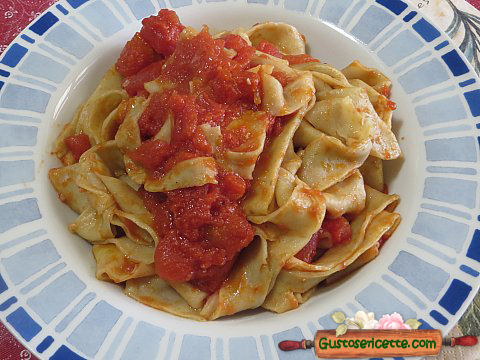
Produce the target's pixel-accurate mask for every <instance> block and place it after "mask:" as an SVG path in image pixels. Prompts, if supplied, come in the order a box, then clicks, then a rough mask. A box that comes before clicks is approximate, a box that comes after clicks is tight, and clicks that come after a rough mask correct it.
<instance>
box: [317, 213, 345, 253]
mask: <svg viewBox="0 0 480 360" xmlns="http://www.w3.org/2000/svg"><path fill="white" fill-rule="evenodd" d="M322 229H324V230H325V231H328V232H329V233H330V235H331V236H332V243H333V246H335V245H339V244H343V243H346V242H349V241H350V240H351V239H352V227H351V226H350V224H349V222H348V220H347V219H345V218H344V217H343V216H341V217H339V218H336V219H324V220H323V223H322Z"/></svg>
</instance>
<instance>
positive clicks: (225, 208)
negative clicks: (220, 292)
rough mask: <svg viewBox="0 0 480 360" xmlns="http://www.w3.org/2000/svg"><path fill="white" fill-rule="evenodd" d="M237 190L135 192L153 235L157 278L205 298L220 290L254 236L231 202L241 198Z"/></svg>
mask: <svg viewBox="0 0 480 360" xmlns="http://www.w3.org/2000/svg"><path fill="white" fill-rule="evenodd" d="M238 186H239V185H238V184H236V183H235V184H232V183H231V181H230V180H227V181H224V182H221V184H220V185H204V186H200V187H195V188H187V189H178V190H173V191H169V192H166V193H149V192H147V191H145V190H143V191H141V194H142V196H143V199H144V203H145V206H146V207H147V209H148V210H149V211H150V212H151V213H152V214H153V216H154V220H155V222H154V226H155V230H156V232H157V233H158V235H159V243H158V245H157V248H156V251H155V271H156V273H157V274H158V275H159V276H160V277H161V278H163V279H166V280H168V281H172V282H183V281H193V282H194V284H195V285H197V286H199V287H200V289H201V290H204V291H207V292H213V291H215V290H216V289H217V288H218V287H219V286H220V285H221V283H222V282H223V280H224V279H225V278H226V277H227V275H228V272H229V271H230V268H231V266H232V265H233V261H234V258H235V257H236V256H237V254H238V253H239V251H240V250H242V249H243V248H244V247H246V246H247V245H248V244H249V243H250V242H251V241H252V240H253V236H254V230H253V228H252V226H251V225H250V224H249V223H248V221H247V219H246V218H245V215H244V213H243V211H242V209H241V207H240V205H239V204H238V202H236V201H234V200H231V198H235V197H238V196H239V194H240V193H241V189H238ZM230 194H234V196H230V197H229V195H230ZM242 195H243V194H242Z"/></svg>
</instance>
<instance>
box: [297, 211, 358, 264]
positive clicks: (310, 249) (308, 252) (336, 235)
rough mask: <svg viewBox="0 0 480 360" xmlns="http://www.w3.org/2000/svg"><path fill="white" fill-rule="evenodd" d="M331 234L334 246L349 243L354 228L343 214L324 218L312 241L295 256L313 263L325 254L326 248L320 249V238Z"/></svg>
mask: <svg viewBox="0 0 480 360" xmlns="http://www.w3.org/2000/svg"><path fill="white" fill-rule="evenodd" d="M326 236H329V237H330V238H331V239H332V246H336V245H340V244H344V243H347V242H349V241H351V240H352V228H351V226H350V223H349V222H348V220H347V219H345V218H344V217H343V216H341V217H339V218H336V219H324V220H323V223H322V227H321V228H320V230H318V231H317V232H316V233H315V234H313V235H312V237H311V238H310V241H309V242H308V243H307V245H305V246H304V247H303V249H302V250H300V251H299V252H298V253H297V254H296V255H295V257H296V258H297V259H300V260H302V261H305V262H307V263H312V262H314V261H316V260H318V258H319V257H320V256H321V255H322V254H323V252H324V251H325V250H324V249H319V248H318V245H319V242H320V240H322V239H323V238H325V237H326Z"/></svg>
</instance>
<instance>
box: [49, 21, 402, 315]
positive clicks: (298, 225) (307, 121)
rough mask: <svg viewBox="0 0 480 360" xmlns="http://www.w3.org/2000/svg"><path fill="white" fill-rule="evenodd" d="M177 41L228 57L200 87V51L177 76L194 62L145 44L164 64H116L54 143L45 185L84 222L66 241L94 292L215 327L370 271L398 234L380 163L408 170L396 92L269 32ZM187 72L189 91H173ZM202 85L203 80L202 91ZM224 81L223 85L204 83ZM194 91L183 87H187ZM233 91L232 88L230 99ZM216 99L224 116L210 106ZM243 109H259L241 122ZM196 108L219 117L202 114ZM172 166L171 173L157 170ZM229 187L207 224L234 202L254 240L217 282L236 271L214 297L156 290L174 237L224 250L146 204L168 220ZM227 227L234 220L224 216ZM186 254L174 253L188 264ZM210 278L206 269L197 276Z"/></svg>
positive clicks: (268, 26)
mask: <svg viewBox="0 0 480 360" xmlns="http://www.w3.org/2000/svg"><path fill="white" fill-rule="evenodd" d="M159 14H160V13H159ZM138 34H140V35H138ZM141 35H142V33H137V35H135V36H141ZM177 35H178V36H177ZM177 35H175V36H177V37H178V41H179V42H182V44H188V41H191V40H192V39H195V38H197V37H202V36H203V41H206V42H208V41H211V44H224V45H220V47H222V46H223V48H220V49H218V51H217V50H215V51H217V53H215V51H214V50H212V49H210V48H206V49H204V50H201V51H205V52H206V54H207V55H208V56H209V57H210V58H209V60H208V61H211V62H209V63H207V65H208V66H207V65H205V67H204V68H201V69H200V70H198V72H197V73H194V74H193V75H192V71H191V70H189V68H188V66H189V62H190V63H191V62H194V61H197V60H198V59H197V55H198V57H201V56H203V55H202V53H201V51H200V53H198V54H197V53H195V54H194V56H193V55H192V57H191V58H189V60H188V61H187V62H186V63H182V61H185V58H187V57H188V56H187V55H185V54H187V53H186V52H185V53H184V54H183V55H182V56H183V57H181V56H177V53H176V51H177V50H176V48H168V46H169V45H171V44H170V43H168V42H167V43H162V44H163V45H162V44H160V45H161V46H160V45H159V44H153V43H152V44H150V43H149V42H148V41H147V42H145V44H147V43H148V44H147V45H148V46H150V45H151V47H152V50H151V51H152V52H153V51H155V52H157V53H159V54H161V56H157V55H158V54H157V55H155V56H153V57H151V58H147V57H146V58H145V59H147V60H148V59H150V60H151V61H150V60H148V61H150V62H149V64H150V65H148V64H147V65H148V66H145V67H143V68H142V70H141V71H140V72H139V73H138V71H139V69H137V70H136V71H135V72H133V71H131V69H130V68H125V67H122V66H123V65H122V64H120V65H119V63H118V62H117V66H113V67H112V68H110V69H109V70H108V71H107V72H106V74H105V75H104V77H103V78H102V79H101V81H100V83H99V84H98V86H97V88H96V89H95V90H94V91H93V93H92V95H91V96H90V97H89V98H88V99H87V100H86V102H85V103H84V104H82V105H80V106H78V108H77V110H76V111H75V113H74V114H73V117H72V119H71V121H70V122H69V123H68V124H67V125H65V127H64V128H63V130H62V131H61V133H60V134H59V136H58V137H57V139H56V141H55V143H54V146H53V153H54V154H55V155H56V156H57V157H58V158H59V159H60V161H61V162H62V164H63V165H62V166H61V167H58V168H54V169H51V170H50V171H49V178H50V181H51V183H52V185H53V187H54V189H55V191H56V192H57V193H58V196H59V198H60V200H61V201H63V202H64V203H65V204H66V205H68V206H69V207H70V208H71V209H72V210H73V211H74V212H75V213H76V214H77V215H76V216H77V217H76V219H75V220H74V221H73V222H72V223H71V224H69V229H70V230H71V231H72V232H73V233H75V234H77V235H79V236H80V237H82V238H84V239H85V240H87V241H88V242H90V243H91V244H92V245H93V256H94V258H95V261H96V277H97V278H98V279H99V280H104V281H110V282H114V283H125V294H127V295H128V296H130V297H132V298H134V299H136V300H137V301H139V302H141V303H144V304H146V305H148V306H151V307H154V308H156V309H160V310H162V311H166V312H169V313H171V314H174V315H177V316H182V317H185V318H189V319H194V320H198V321H205V320H214V319H217V318H220V317H223V316H228V315H232V314H235V313H237V312H240V311H243V310H247V309H255V308H259V307H263V308H264V309H267V310H270V311H273V312H276V313H282V312H285V311H288V310H291V309H295V308H297V307H298V306H300V305H301V304H303V303H304V302H306V301H307V300H308V299H310V298H311V297H314V296H315V290H316V288H317V287H318V286H321V285H328V284H331V283H333V282H334V281H337V280H338V279H341V278H343V277H345V276H347V275H349V274H351V273H352V272H354V271H356V270H357V269H359V268H360V267H362V266H363V265H365V264H367V263H368V262H370V261H372V260H374V259H375V258H376V257H377V255H378V254H379V247H380V245H381V244H382V243H383V241H384V239H385V238H387V237H389V236H390V235H392V233H393V232H394V231H395V229H396V228H397V226H398V224H399V222H400V215H399V214H398V213H395V212H394V210H395V207H396V205H397V204H398V202H399V200H400V198H399V196H398V195H395V194H388V193H386V189H387V187H386V184H385V180H384V173H383V172H384V171H383V162H384V161H386V160H393V159H396V158H399V157H400V156H401V149H400V146H399V143H398V141H397V139H396V137H395V134H394V133H393V132H392V121H393V120H392V114H393V110H394V109H395V106H396V105H395V104H394V103H393V102H392V101H391V100H390V99H389V97H390V88H391V85H392V84H391V81H390V80H389V79H388V78H387V77H386V76H385V75H384V74H382V73H381V72H380V71H378V70H376V69H373V68H369V67H366V66H364V65H363V64H361V63H360V62H358V61H354V62H352V63H351V64H350V65H348V66H347V67H346V68H344V69H343V70H339V69H336V68H335V67H333V66H331V65H328V64H325V63H322V62H320V61H318V60H316V59H314V58H311V57H310V56H308V55H307V54H306V53H305V51H306V49H305V37H304V36H303V35H302V34H301V33H300V32H299V31H298V30H297V29H296V28H295V27H293V26H291V25H289V24H285V23H280V22H266V23H262V24H257V25H255V26H253V27H251V28H250V29H242V28H237V29H234V30H231V31H223V32H219V33H217V34H215V35H214V36H213V37H210V35H208V28H206V27H204V29H203V30H202V31H196V30H195V29H193V28H189V27H181V28H180V30H179V32H178V34H177ZM172 36H173V37H172V39H174V35H172ZM137 40H138V39H137ZM134 41H135V38H134V39H132V40H131V42H129V44H130V45H128V44H127V46H126V47H125V49H124V51H128V46H133V45H132V44H133V43H134ZM142 41H143V40H142ZM169 41H170V40H169ZM172 41H173V40H172ZM145 44H144V45H142V46H146V45H145ZM167 45H168V46H167ZM162 46H164V47H165V49H164V48H163V47H162ZM177 46H178V45H177ZM182 46H184V47H186V46H187V45H182ZM188 46H190V45H188ZM192 46H193V45H192ZM211 46H213V45H211ZM215 46H216V45H215ZM159 47H160V48H161V49H159ZM252 47H253V48H252ZM172 49H173V50H172ZM188 49H190V48H188ZM192 49H193V50H195V49H196V48H195V47H192V48H191V49H190V50H191V51H193V50H192ZM245 49H247V50H248V51H246V52H245ZM184 50H185V49H184ZM190 50H189V51H190ZM195 51H197V50H195ZM208 51H211V53H209V52H208ZM172 53H173V54H172ZM122 54H123V52H122ZM246 54H247V55H248V56H249V57H248V61H244V60H245V59H244V57H245V56H247V55H246ZM215 56H219V57H221V56H223V59H224V60H223V61H227V62H228V61H232V62H235V61H237V62H238V63H239V64H241V65H238V66H239V67H241V68H242V69H244V71H245V72H244V73H242V74H243V75H242V76H243V77H238V78H236V77H235V76H234V75H232V74H231V73H228V71H226V70H225V69H224V68H222V66H223V65H222V66H220V65H218V66H219V67H218V68H215V71H216V72H215V73H208V71H210V70H211V69H213V67H214V66H217V65H215V64H214V63H213V61H214V60H215V59H214V57H215ZM145 59H144V58H142V59H141V60H142V61H143V60H145ZM137 60H138V61H140V60H139V59H137ZM147 60H145V61H147ZM138 61H137V63H135V64H138ZM242 61H243V62H242ZM179 63H182V64H183V65H182V66H184V67H183V68H180V70H178V69H177V70H176V71H179V73H180V75H181V76H180V75H179V76H180V78H176V77H172V76H171V73H170V72H171V71H173V70H171V69H172V68H174V67H175V66H177V65H178V64H179ZM135 64H134V65H135ZM135 66H136V65H135ZM178 66H180V65H178ZM185 69H186V70H185ZM169 71H170V72H169ZM205 72H207V73H208V74H209V75H208V76H206V78H202V77H201V76H203V75H202V74H204V73H205ZM137 73H138V74H137ZM122 74H123V75H122ZM132 74H133V75H132ZM212 74H214V75H212ZM219 74H220V75H219ZM189 76H190V77H189ZM214 76H217V77H218V78H216V80H215V81H216V82H210V83H209V81H210V80H211V78H212V77H214ZM184 78H185V79H189V81H188V82H185V83H181V81H183V80H182V79H184ZM139 79H140V80H141V79H143V82H142V83H141V84H140V86H138V88H137V87H135V86H136V84H137V82H139V81H140V80H139ZM218 79H220V80H218ZM232 79H233V80H232ZM229 81H230V82H232V81H234V82H235V86H236V87H233V88H228V87H226V86H225V84H226V83H228V82H229ZM132 84H133V85H132ZM134 85H135V86H134ZM132 86H133V87H132ZM255 86H256V87H255ZM134 87H135V88H134ZM245 89H247V90H248V91H250V89H256V90H255V91H253V92H251V93H249V92H248V91H247V90H245ZM241 91H247V92H246V93H247V94H248V96H247V95H245V93H241ZM178 94H182V96H184V97H178V96H177V95H178ZM211 94H216V96H220V97H222V96H224V97H225V98H226V99H227V100H225V101H224V102H223V103H222V102H220V104H213V105H212V103H209V102H208V101H209V100H208V96H212V95H211ZM169 96H170V97H169ZM175 96H177V97H175ZM228 96H232V97H233V99H234V100H229V98H228ZM165 99H167V100H165ZM192 99H193V100H192ZM245 99H247V100H245ZM162 101H163V102H162ZM168 101H170V102H168ZM242 101H250V105H251V106H250V107H249V108H241V107H238V108H235V107H234V106H236V105H235V104H239V103H241V102H242ZM195 103H202V104H203V105H202V106H206V108H207V109H208V110H209V111H210V110H211V114H210V113H209V114H205V113H202V112H201V111H197V112H195V111H196V110H195V107H194V105H192V104H195ZM158 104H161V105H158ZM166 104H167V105H168V106H170V108H168V111H167V110H166V107H167V105H166ZM172 104H173V105H172ZM205 104H207V105H205ZM232 104H234V105H232ZM228 106H232V107H230V108H228ZM232 109H234V110H232ZM182 111H183V113H182ZM207 112H208V111H207ZM179 114H183V115H182V116H183V117H182V116H180V115H179ZM185 119H190V120H189V121H190V122H191V123H189V122H188V121H187V122H186V121H185ZM226 119H228V121H227V120H226ZM193 123H194V125H191V124H193ZM191 126H195V127H194V129H195V131H194V132H192V131H191V129H192V128H191ZM178 139H183V140H178ZM185 139H187V140H185ZM75 141H78V142H79V144H80V145H78V144H77V145H76V144H75V143H74V142H75ZM82 141H83V143H82ZM179 141H180V143H181V144H186V143H187V142H188V141H193V142H194V143H195V144H196V146H197V148H196V149H202V150H201V151H200V150H198V151H199V152H198V153H192V152H191V151H190V150H188V149H187V148H186V145H185V149H183V148H182V146H183V145H182V146H178V143H179ZM181 141H183V142H181ZM87 142H89V148H88V147H86V145H85V144H86V143H87ZM72 144H73V145H72ZM175 144H177V145H175ZM174 145H175V146H177V147H176V148H174V147H173V146H174ZM74 146H77V148H75V147H74ZM78 146H80V150H81V152H80V153H81V156H80V155H79V151H80V150H79V148H78ZM82 146H83V147H82ZM139 149H147V150H142V151H143V152H141V151H140V152H139ZM172 149H176V150H175V151H176V152H177V153H173V150H172ZM149 151H150V152H149ZM189 151H190V152H189ZM162 156H163V157H165V159H170V160H171V159H173V160H171V161H170V160H169V161H170V162H169V161H167V160H165V161H163V162H162V161H160V160H158V158H161V157H162ZM175 156H178V157H175ZM157 160H158V161H157ZM152 164H153V165H152ZM165 164H167V165H168V166H167V165H165ZM232 174H233V175H232ZM225 184H227V185H228V186H230V193H228V194H227V195H228V196H225V197H223V198H221V199H222V200H221V201H220V202H218V203H215V204H214V205H212V206H211V208H208V211H210V212H205V213H203V215H202V216H204V217H205V218H208V217H209V215H211V214H212V213H214V216H213V218H214V220H215V221H216V218H221V216H223V215H222V214H223V213H221V211H220V210H218V209H220V208H221V206H224V204H225V203H229V201H230V203H233V202H234V201H236V203H235V204H236V205H238V207H239V209H240V212H241V213H242V216H244V219H245V222H246V223H247V225H248V226H249V227H250V229H252V234H253V233H254V234H255V235H254V236H253V240H251V238H250V240H251V241H250V242H248V243H246V245H244V248H243V249H240V250H238V252H237V253H235V254H234V256H233V257H232V256H231V257H228V256H227V255H225V254H226V252H225V251H226V250H225V249H223V248H222V249H221V250H222V251H224V253H222V254H224V258H223V262H221V261H219V260H218V259H216V258H214V257H212V258H211V263H212V264H214V265H215V266H218V267H220V268H221V267H222V266H223V267H225V266H227V265H230V267H228V269H227V270H228V274H226V275H225V276H224V278H222V279H221V280H222V281H220V282H218V286H217V287H216V288H215V289H213V290H209V289H208V288H206V287H202V286H201V285H199V284H201V282H196V281H193V280H195V278H192V277H190V278H192V279H193V280H192V281H172V279H168V278H161V277H160V276H159V275H158V274H162V273H161V272H160V271H159V270H158V266H157V265H159V263H156V262H157V261H159V260H158V259H159V256H161V255H163V254H162V253H161V252H162V251H167V250H165V246H166V245H165V244H167V245H168V246H173V245H171V244H172V241H174V240H175V239H176V238H175V236H178V238H179V239H180V240H181V241H186V240H185V239H187V237H188V236H189V235H188V234H189V233H188V232H189V231H191V232H194V231H199V232H200V233H201V234H204V235H202V236H204V237H205V240H204V239H203V238H202V240H201V241H202V242H203V241H205V244H203V243H202V246H207V245H208V246H211V244H210V243H208V242H215V241H219V239H218V238H215V235H216V234H217V233H216V232H215V231H217V230H218V229H215V228H213V227H212V226H213V225H211V224H212V223H213V222H214V220H209V221H213V222H211V223H209V224H210V225H207V226H205V227H204V228H201V229H200V230H198V229H197V228H196V227H195V226H196V223H195V222H196V221H197V220H198V219H194V218H193V217H188V216H187V219H188V221H190V222H188V226H186V227H184V230H182V231H183V232H181V231H180V230H178V232H176V231H177V229H176V228H175V227H174V226H176V224H177V223H178V221H179V220H178V219H176V218H175V217H174V215H175V214H174V213H175V211H177V212H180V213H181V214H186V215H188V214H189V212H190V211H193V210H192V209H193V208H194V205H195V204H192V203H188V202H185V203H182V204H174V205H175V206H177V207H175V206H173V207H170V208H168V207H165V208H162V209H160V210H162V211H163V212H161V211H160V210H158V209H159V208H156V210H155V209H154V210H155V211H153V210H152V203H151V201H156V202H157V203H156V204H157V205H156V206H167V205H165V204H167V199H168V201H172V200H171V197H172V196H173V195H172V194H181V192H182V191H184V190H189V189H200V188H204V189H217V190H218V189H220V188H222V186H223V187H224V186H227V185H225ZM218 191H219V190H218ZM245 191H246V192H245ZM244 192H245V194H244ZM146 194H147V195H146ZM207 194H208V196H214V195H215V194H217V193H215V192H214V191H213V190H212V191H211V192H207ZM212 194H214V195H212ZM238 194H240V195H238ZM148 196H150V198H148ZM148 199H150V200H148ZM152 199H154V200H152ZM205 199H207V200H205ZM205 199H204V200H200V201H199V203H201V204H200V205H202V206H203V205H205V206H210V205H209V204H207V203H208V201H210V200H208V199H211V197H206V198H205ZM147 200H148V201H150V203H149V202H148V201H147ZM212 201H213V200H212ZM202 202H205V203H206V204H203V203H202ZM168 204H169V203H168ZM185 204H186V205H185ZM200 205H199V206H200ZM165 209H167V210H165ZM157 210H158V211H157ZM228 212H229V213H235V210H234V208H233V207H232V206H230V207H229V208H228ZM162 214H163V215H162ZM165 214H166V215H165ZM159 216H164V217H165V219H164V220H163V221H164V222H165V223H159V220H158V219H159ZM343 216H345V218H344V219H343V220H344V221H346V222H348V226H349V227H350V228H351V239H348V241H344V242H340V243H334V242H333V235H332V234H331V233H329V232H328V231H327V230H328V229H327V230H325V228H324V226H325V224H327V223H328V222H329V221H335V220H338V219H340V218H341V217H343ZM162 219H163V218H162ZM345 219H348V221H347V220H345ZM200 220H202V219H200ZM200 220H198V221H200ZM247 220H248V222H247ZM182 221H187V220H182ZM202 221H203V220H202ZM222 221H223V220H222ZM225 223H226V225H229V224H228V221H227V220H225V221H224V223H222V226H223V225H225ZM165 224H166V225H165ZM168 226H170V227H168ZM185 229H186V230H185ZM218 231H220V230H218ZM239 231H241V230H239ZM212 234H213V235H212ZM219 234H222V233H221V232H219ZM318 234H323V235H318ZM317 235H318V236H325V239H323V238H322V239H321V241H323V240H325V242H321V241H320V242H319V245H316V246H317V248H316V249H314V251H315V252H316V253H315V254H316V256H314V257H311V258H310V259H311V260H308V259H307V258H305V257H303V258H302V257H301V256H299V255H298V254H300V253H299V252H300V251H301V250H303V249H305V248H307V247H308V244H311V241H312V239H315V236H317ZM212 236H213V237H212ZM222 236H224V235H222ZM172 239H173V240H172ZM382 239H383V240H382ZM220 240H222V239H220ZM207 243H208V244H207ZM181 244H182V243H180V245H175V246H179V248H181V249H183V250H181V251H186V250H185V249H184V248H182V247H181V246H182V245H181ZM217 250H218V249H217ZM178 251H180V250H178ZM185 254H186V253H184V256H185V257H187V255H185ZM189 254H190V253H189ZM188 256H191V255H188ZM209 256H210V255H209ZM212 256H213V255H212ZM183 260H184V259H183V258H182V261H183ZM160 265H161V264H160ZM207 270H208V269H207V265H205V268H203V269H202V271H204V272H205V273H208V271H207ZM190 275H191V274H190ZM204 275H205V274H204ZM210 275H211V274H210ZM214 275H215V274H214ZM190 278H189V279H190ZM207 279H208V277H207ZM332 296H335V294H334V290H332Z"/></svg>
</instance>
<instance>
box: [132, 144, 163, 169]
mask: <svg viewBox="0 0 480 360" xmlns="http://www.w3.org/2000/svg"><path fill="white" fill-rule="evenodd" d="M170 155H171V151H170V145H169V144H167V143H166V142H164V141H161V140H154V139H152V140H147V141H145V142H143V143H142V145H140V146H139V147H138V148H137V149H136V150H134V151H131V152H129V153H128V156H130V158H132V160H133V161H135V162H136V163H138V164H140V165H142V166H143V167H144V168H145V169H147V170H150V171H153V170H155V169H157V168H158V167H160V166H161V165H162V164H163V163H164V162H165V160H167V158H168V157H169V156H170Z"/></svg>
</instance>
